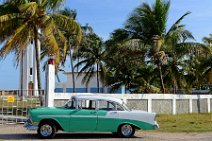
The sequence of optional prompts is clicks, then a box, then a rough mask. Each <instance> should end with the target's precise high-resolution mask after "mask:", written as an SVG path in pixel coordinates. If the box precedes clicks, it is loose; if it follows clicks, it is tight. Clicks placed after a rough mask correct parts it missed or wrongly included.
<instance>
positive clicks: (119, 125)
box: [25, 95, 159, 138]
mask: <svg viewBox="0 0 212 141" xmlns="http://www.w3.org/2000/svg"><path fill="white" fill-rule="evenodd" d="M28 118H29V119H28V120H27V122H26V123H25V128H27V129H29V130H37V133H38V135H39V136H40V137H41V138H53V137H54V136H55V134H56V132H57V131H58V130H62V131H65V132H112V133H113V134H115V135H119V136H120V137H132V136H133V135H134V133H135V130H139V129H142V130H153V129H157V128H159V126H158V124H157V121H156V114H155V113H148V112H145V111H131V110H129V109H128V108H127V107H126V105H125V104H124V102H123V101H122V100H120V99H117V98H112V97H105V96H99V95H75V96H72V97H71V99H70V100H69V101H68V102H67V103H66V104H65V105H64V106H63V107H54V108H48V107H45V108H35V109H30V110H29V111H28Z"/></svg>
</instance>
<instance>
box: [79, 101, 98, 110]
mask: <svg viewBox="0 0 212 141" xmlns="http://www.w3.org/2000/svg"><path fill="white" fill-rule="evenodd" d="M78 109H87V110H95V109H96V101H95V100H84V99H82V100H78Z"/></svg>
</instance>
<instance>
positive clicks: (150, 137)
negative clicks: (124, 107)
mask: <svg viewBox="0 0 212 141" xmlns="http://www.w3.org/2000/svg"><path fill="white" fill-rule="evenodd" d="M85 139H86V141H99V140H103V141H120V140H122V141H181V140H182V141H212V132H206V133H164V132H159V131H149V132H147V131H145V132H143V131H137V132H136V134H135V137H134V138H130V139H124V138H117V137H114V136H113V135H112V134H111V133H96V134H94V133H64V132H59V133H58V134H57V135H56V136H55V138H54V139H52V140H57V141H65V140H67V141H68V140H70V141H84V140H85ZM0 140H8V141H11V140H14V141H20V140H26V141H29V140H36V141H41V139H39V138H38V137H37V134H36V131H28V130H26V129H25V128H24V127H23V125H22V124H19V125H0ZM52 140H51V141H52ZM45 141H47V140H45Z"/></svg>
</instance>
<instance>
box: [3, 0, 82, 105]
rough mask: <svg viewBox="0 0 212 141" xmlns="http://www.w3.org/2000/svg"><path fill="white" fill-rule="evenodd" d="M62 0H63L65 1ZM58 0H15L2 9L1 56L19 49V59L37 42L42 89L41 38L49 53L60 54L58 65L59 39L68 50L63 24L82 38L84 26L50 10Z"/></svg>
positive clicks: (78, 38)
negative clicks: (39, 45)
mask: <svg viewBox="0 0 212 141" xmlns="http://www.w3.org/2000/svg"><path fill="white" fill-rule="evenodd" d="M58 2H61V0H59V1H58ZM58 2H57V1H56V0H52V1H48V0H43V1H36V2H34V1H33V0H32V1H31V0H28V1H27V0H15V1H9V2H5V3H3V4H2V5H1V7H3V8H2V9H1V11H0V38H1V43H3V47H2V48H1V50H0V55H1V57H5V56H6V55H7V54H9V53H10V52H15V54H16V58H17V61H19V60H20V56H21V52H24V53H25V52H26V49H27V46H28V44H30V43H31V42H32V41H33V42H34V47H35V50H36V67H37V79H38V89H39V90H41V81H40V61H39V60H40V59H39V51H38V50H39V47H38V40H39V39H40V38H44V40H45V42H46V46H45V47H48V48H46V49H47V50H48V54H49V56H51V55H55V57H56V58H55V62H56V65H58V64H59V62H60V61H59V60H60V52H59V49H58V48H59V47H58V42H60V43H63V46H64V48H65V49H64V50H66V39H65V36H64V35H63V33H62V32H61V30H60V29H59V26H60V27H63V29H66V30H67V31H70V32H73V33H75V34H76V36H77V40H78V41H80V40H81V34H82V33H81V28H80V26H79V25H78V24H77V23H76V22H75V21H74V20H73V19H70V18H68V17H67V16H64V15H61V14H51V13H47V11H48V10H49V9H50V8H52V6H54V5H57V4H58ZM11 29H14V31H11ZM39 95H40V101H41V104H42V100H41V99H42V95H41V93H40V94H39Z"/></svg>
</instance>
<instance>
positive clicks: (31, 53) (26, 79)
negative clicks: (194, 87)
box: [20, 42, 40, 97]
mask: <svg viewBox="0 0 212 141" xmlns="http://www.w3.org/2000/svg"><path fill="white" fill-rule="evenodd" d="M38 46H39V48H40V43H38ZM39 52H40V51H39ZM22 63H23V64H22ZM22 69H23V73H22ZM20 74H21V75H20V90H22V92H23V93H22V94H23V96H24V97H25V96H38V85H37V71H36V58H35V47H34V43H33V42H31V43H30V44H29V45H28V47H27V50H26V52H25V54H24V56H23V62H21V65H20ZM22 75H23V76H22ZM21 77H23V79H22V78H21ZM21 84H22V88H21Z"/></svg>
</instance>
